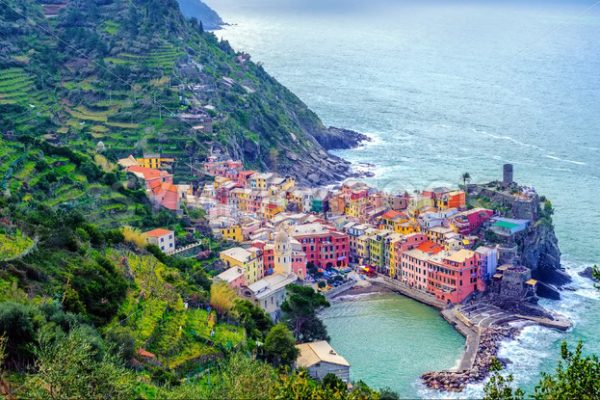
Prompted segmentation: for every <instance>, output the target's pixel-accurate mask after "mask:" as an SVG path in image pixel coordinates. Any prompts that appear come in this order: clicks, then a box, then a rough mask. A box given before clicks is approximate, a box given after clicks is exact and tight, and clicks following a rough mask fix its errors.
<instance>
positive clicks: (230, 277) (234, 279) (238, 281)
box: [215, 267, 246, 290]
mask: <svg viewBox="0 0 600 400" xmlns="http://www.w3.org/2000/svg"><path fill="white" fill-rule="evenodd" d="M215 280H216V281H221V282H225V283H227V284H228V285H229V287H230V288H232V289H234V290H240V288H241V287H242V286H246V278H245V277H244V269H243V268H241V267H232V268H229V269H228V270H226V271H225V272H221V273H220V274H219V275H217V276H216V277H215Z"/></svg>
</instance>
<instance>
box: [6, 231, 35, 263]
mask: <svg viewBox="0 0 600 400" xmlns="http://www.w3.org/2000/svg"><path fill="white" fill-rule="evenodd" d="M33 244H34V241H33V240H32V239H30V238H28V237H27V236H25V235H23V234H22V233H21V232H16V233H15V234H12V235H9V234H5V233H0V261H4V260H10V259H13V258H16V257H19V255H21V254H23V253H24V252H26V251H27V250H28V249H29V248H30V247H31V246H33Z"/></svg>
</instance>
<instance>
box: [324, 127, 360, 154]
mask: <svg viewBox="0 0 600 400" xmlns="http://www.w3.org/2000/svg"><path fill="white" fill-rule="evenodd" d="M313 136H314V138H315V139H316V140H317V142H319V144H320V145H321V146H323V147H324V148H325V149H327V150H336V149H352V148H355V147H358V146H359V145H360V144H362V143H363V142H369V141H371V138H369V137H368V136H366V135H363V134H362V133H358V132H355V131H352V130H350V129H341V128H335V127H333V126H330V127H329V128H327V129H324V130H321V131H319V132H316V133H313Z"/></svg>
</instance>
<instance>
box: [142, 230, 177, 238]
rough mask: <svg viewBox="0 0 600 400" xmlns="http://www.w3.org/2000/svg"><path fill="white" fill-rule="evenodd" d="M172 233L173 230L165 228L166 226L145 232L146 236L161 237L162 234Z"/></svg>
mask: <svg viewBox="0 0 600 400" xmlns="http://www.w3.org/2000/svg"><path fill="white" fill-rule="evenodd" d="M170 233H173V231H170V230H168V229H164V228H156V229H152V230H151V231H148V232H144V236H150V237H161V236H165V235H168V234H170Z"/></svg>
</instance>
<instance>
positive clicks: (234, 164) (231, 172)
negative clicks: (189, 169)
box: [204, 156, 244, 180]
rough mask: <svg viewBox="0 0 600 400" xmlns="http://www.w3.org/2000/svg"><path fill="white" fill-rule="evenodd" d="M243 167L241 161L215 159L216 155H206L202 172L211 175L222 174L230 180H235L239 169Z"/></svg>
mask: <svg viewBox="0 0 600 400" xmlns="http://www.w3.org/2000/svg"><path fill="white" fill-rule="evenodd" d="M243 168H244V165H243V164H242V162H241V161H239V160H236V161H233V160H227V161H217V159H216V157H213V156H211V157H208V161H206V162H205V163H204V172H206V173H207V174H208V175H212V176H224V177H227V178H229V179H231V180H237V179H238V175H239V173H240V171H242V169H243Z"/></svg>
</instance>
